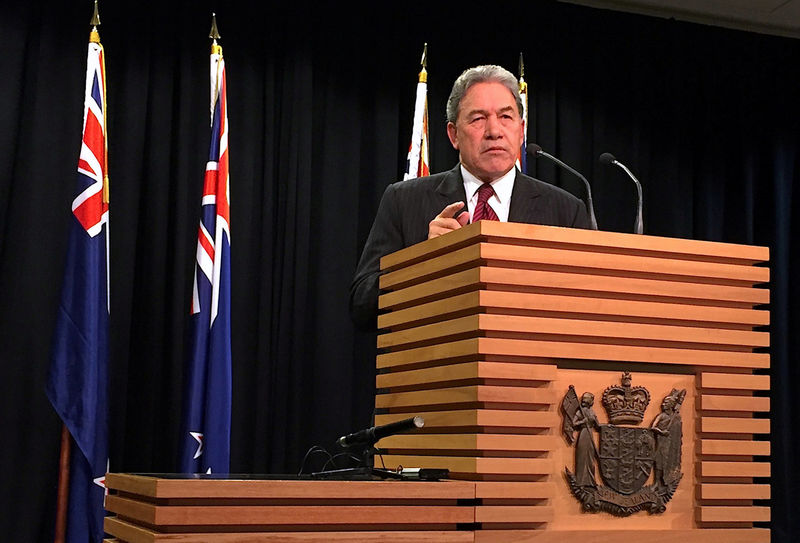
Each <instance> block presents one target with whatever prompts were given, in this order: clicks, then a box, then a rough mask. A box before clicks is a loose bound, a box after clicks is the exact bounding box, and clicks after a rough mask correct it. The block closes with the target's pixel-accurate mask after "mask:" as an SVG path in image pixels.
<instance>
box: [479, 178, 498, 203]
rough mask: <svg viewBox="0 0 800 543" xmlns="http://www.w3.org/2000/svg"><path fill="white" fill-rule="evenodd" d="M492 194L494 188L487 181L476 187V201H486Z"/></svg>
mask: <svg viewBox="0 0 800 543" xmlns="http://www.w3.org/2000/svg"><path fill="white" fill-rule="evenodd" d="M493 195H494V188H492V185H490V184H489V183H484V184H483V185H481V186H480V188H479V189H478V201H479V202H483V203H486V202H487V201H488V200H489V198H491V197H492V196H493Z"/></svg>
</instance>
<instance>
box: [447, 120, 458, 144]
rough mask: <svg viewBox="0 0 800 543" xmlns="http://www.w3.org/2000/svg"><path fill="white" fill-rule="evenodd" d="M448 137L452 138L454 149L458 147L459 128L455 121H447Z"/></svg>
mask: <svg viewBox="0 0 800 543" xmlns="http://www.w3.org/2000/svg"><path fill="white" fill-rule="evenodd" d="M447 137H448V138H450V143H451V144H452V145H453V148H454V149H458V129H457V128H456V125H455V123H451V122H448V123H447Z"/></svg>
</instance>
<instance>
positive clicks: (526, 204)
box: [508, 171, 546, 223]
mask: <svg viewBox="0 0 800 543" xmlns="http://www.w3.org/2000/svg"><path fill="white" fill-rule="evenodd" d="M539 196H541V193H540V192H539V191H538V190H537V189H536V186H535V185H534V184H533V183H531V182H530V180H529V178H528V177H527V176H525V175H522V173H520V172H519V171H517V177H516V178H515V179H514V189H513V190H512V191H511V205H510V207H509V209H508V221H509V222H520V223H535V222H537V221H536V218H537V217H543V216H545V214H546V210H544V209H541V207H542V206H543V205H544V203H545V202H544V200H545V199H544V198H539Z"/></svg>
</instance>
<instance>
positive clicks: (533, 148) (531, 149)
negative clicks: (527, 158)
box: [525, 143, 597, 230]
mask: <svg viewBox="0 0 800 543" xmlns="http://www.w3.org/2000/svg"><path fill="white" fill-rule="evenodd" d="M525 150H526V151H527V152H528V154H529V155H531V156H532V157H534V158H538V157H540V156H543V157H545V158H546V159H548V160H550V161H552V162H555V163H556V164H558V165H559V166H561V167H562V168H564V169H565V170H567V171H568V172H570V173H571V174H572V175H574V176H576V177H578V178H580V179H581V180H582V181H583V184H584V185H586V208H587V209H588V210H589V222H590V223H591V225H592V230H597V219H595V217H594V204H593V203H592V188H591V187H590V186H589V181H588V180H587V179H586V178H585V177H584V176H583V175H581V174H580V173H579V172H578V170H576V169H574V168H572V167H571V166H569V165H568V164H567V163H566V162H562V161H561V160H559V159H557V158H556V157H554V156H553V155H551V154H550V153H546V152H544V151H543V150H542V148H541V147H540V146H538V145H536V144H535V143H529V144H528V146H527V147H526V148H525Z"/></svg>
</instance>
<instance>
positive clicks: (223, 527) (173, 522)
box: [105, 473, 475, 543]
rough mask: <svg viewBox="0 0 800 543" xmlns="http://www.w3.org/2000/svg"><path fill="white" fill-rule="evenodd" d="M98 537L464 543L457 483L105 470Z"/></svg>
mask: <svg viewBox="0 0 800 543" xmlns="http://www.w3.org/2000/svg"><path fill="white" fill-rule="evenodd" d="M106 484H107V486H108V488H109V489H110V490H111V491H112V494H111V495H109V496H108V497H107V500H106V509H107V510H108V511H109V512H110V513H112V514H113V515H114V516H111V517H107V518H106V519H105V529H106V532H107V533H109V534H112V535H113V536H114V537H116V538H117V540H118V541H124V542H127V543H155V542H160V541H170V542H174V541H180V542H182V543H216V542H225V543H227V542H233V541H248V542H277V541H294V542H304V543H308V542H318V543H322V542H328V541H368V542H373V541H374V542H377V541H404V542H408V543H436V542H440V541H441V542H451V543H466V542H472V541H473V540H474V536H473V534H472V530H470V529H466V530H465V529H459V527H460V526H461V525H466V526H472V525H473V524H474V522H475V506H474V504H473V502H474V498H475V485H474V483H469V482H466V481H442V482H421V481H420V482H410V481H393V482H383V481H308V480H305V481H297V480H259V479H257V478H253V476H249V477H248V478H241V477H239V478H237V477H236V476H231V477H229V478H224V479H210V478H202V477H199V478H193V477H191V476H188V478H181V477H180V476H172V477H166V476H164V477H158V476H147V475H133V474H118V473H110V474H108V476H107V478H106Z"/></svg>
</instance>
